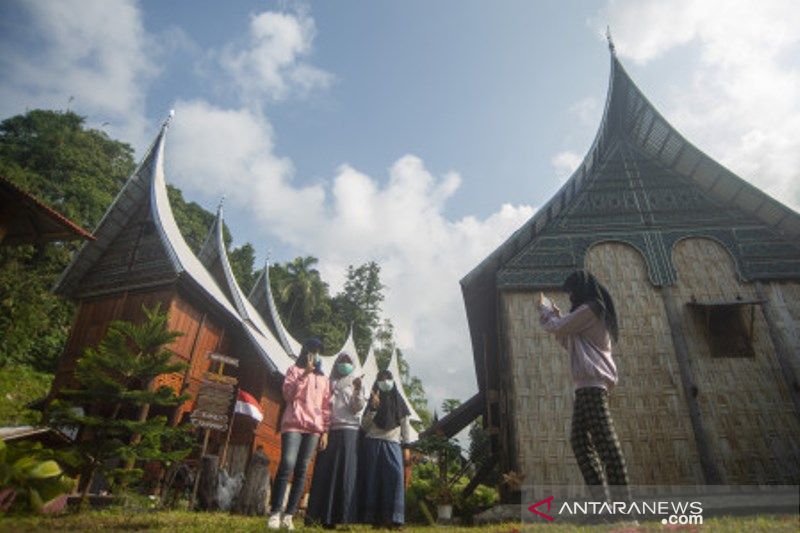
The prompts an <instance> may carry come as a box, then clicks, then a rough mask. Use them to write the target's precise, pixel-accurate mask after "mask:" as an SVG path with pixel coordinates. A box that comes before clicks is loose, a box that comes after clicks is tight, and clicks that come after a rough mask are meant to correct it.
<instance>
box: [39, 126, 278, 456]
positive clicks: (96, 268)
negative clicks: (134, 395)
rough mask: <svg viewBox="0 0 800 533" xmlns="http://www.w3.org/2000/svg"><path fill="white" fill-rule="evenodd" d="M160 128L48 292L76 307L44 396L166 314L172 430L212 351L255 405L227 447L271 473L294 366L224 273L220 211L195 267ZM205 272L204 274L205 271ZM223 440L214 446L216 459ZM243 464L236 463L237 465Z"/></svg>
mask: <svg viewBox="0 0 800 533" xmlns="http://www.w3.org/2000/svg"><path fill="white" fill-rule="evenodd" d="M168 122H169V121H167V122H166V123H165V124H164V126H163V127H162V129H161V131H160V132H159V134H158V136H157V137H156V140H155V141H154V142H153V144H152V146H151V147H150V149H149V150H148V151H147V153H146V155H145V157H144V159H143V160H142V162H141V164H140V165H139V167H138V168H137V169H136V171H135V172H134V173H133V174H132V175H131V177H130V178H129V179H128V181H127V182H126V183H125V185H124V186H123V188H122V190H121V191H120V193H119V194H118V195H117V197H116V199H115V200H114V202H113V203H112V205H111V206H110V207H109V209H108V211H107V212H106V214H105V215H104V217H103V219H102V220H101V221H100V223H99V225H98V227H97V229H96V230H95V240H93V241H91V242H88V243H85V245H84V246H83V247H82V248H81V249H80V250H79V251H78V252H77V253H76V255H75V257H74V258H73V260H72V262H71V263H70V264H69V266H68V267H67V269H66V270H65V271H64V273H63V274H62V276H61V278H60V279H59V281H58V283H57V286H56V288H55V290H56V292H57V293H58V294H60V295H62V296H64V297H66V298H70V299H72V300H73V301H75V302H76V303H77V312H76V316H75V321H74V324H73V326H72V328H71V330H70V334H69V337H68V340H67V343H66V346H65V348H64V352H63V354H62V357H61V360H60V363H59V367H58V370H57V371H56V376H55V379H54V381H53V386H52V389H51V392H50V397H55V396H56V395H57V394H58V391H59V390H60V389H61V388H62V387H65V386H69V385H73V384H74V381H73V380H74V378H73V371H74V368H75V364H76V362H77V360H78V358H79V357H80V355H81V354H82V353H83V352H84V350H85V349H86V348H87V347H89V346H94V345H96V344H97V343H98V342H99V341H100V339H101V338H102V337H103V336H104V334H105V332H106V330H107V328H108V325H109V324H110V323H111V322H112V321H114V320H120V319H122V320H133V321H136V320H139V319H141V318H142V316H143V315H142V306H144V305H146V306H153V305H156V304H160V305H161V308H162V309H166V310H168V313H169V326H170V328H171V329H173V330H176V331H179V332H181V333H183V335H182V336H181V337H179V338H178V339H177V340H176V341H175V342H174V344H173V345H172V346H171V347H170V349H171V350H172V351H173V352H174V354H175V356H176V357H178V358H180V359H181V360H183V361H185V362H186V363H187V364H188V368H187V370H186V371H185V372H183V373H176V374H174V375H165V376H162V377H161V378H160V379H159V380H158V383H157V384H156V386H159V385H162V384H166V385H169V386H171V387H173V388H174V389H175V390H178V391H181V392H184V391H188V392H189V393H190V395H191V399H190V400H189V401H187V402H186V403H185V404H184V405H182V406H180V407H179V408H177V409H176V410H175V411H174V412H171V413H162V414H169V415H170V416H171V418H172V420H173V421H174V422H175V423H178V422H179V421H181V420H182V419H183V418H184V414H186V413H187V412H189V411H191V410H192V408H193V402H194V399H195V398H196V395H197V392H198V389H199V386H200V382H201V380H202V378H203V375H204V373H205V372H206V371H208V370H209V366H210V361H209V358H208V356H209V354H211V353H213V352H217V353H221V354H225V355H228V356H231V357H234V358H236V359H238V360H239V361H240V366H239V372H238V375H237V377H238V378H239V385H240V387H241V388H243V389H245V390H246V391H247V392H249V393H250V394H252V395H253V396H254V397H255V398H257V399H258V400H259V401H260V404H261V407H262V409H263V411H264V414H265V416H264V419H263V420H262V421H261V423H259V424H257V425H256V424H255V421H250V420H249V419H247V418H246V417H235V423H234V426H233V431H232V434H231V443H232V445H233V448H232V450H233V453H232V459H236V458H237V457H238V456H240V455H242V454H241V453H240V454H238V455H237V453H236V452H235V447H236V446H239V447H240V448H239V449H240V451H243V452H246V453H244V455H247V454H249V451H250V449H253V448H255V447H256V446H258V445H261V446H262V447H263V448H264V451H265V453H266V454H267V455H268V456H269V457H270V459H271V468H272V469H273V470H274V469H275V468H276V467H277V462H278V458H279V448H280V438H279V434H278V432H277V427H278V412H279V404H280V383H281V380H282V374H283V373H284V372H285V370H286V369H287V368H288V367H289V365H291V364H293V359H292V357H291V356H290V355H289V354H287V353H286V351H285V350H284V349H283V347H282V346H281V344H280V343H279V342H278V341H277V340H276V339H275V338H274V336H273V335H272V333H271V332H270V331H269V329H268V328H267V327H266V325H265V324H264V322H263V320H261V318H260V316H259V314H258V312H257V311H256V310H255V309H254V308H253V307H252V305H251V304H250V303H249V302H248V301H247V299H246V298H245V297H244V296H243V294H242V292H241V290H240V289H239V287H238V285H237V284H236V281H235V279H234V278H233V275H232V272H231V270H230V264H229V262H228V258H227V254H226V253H225V249H224V246H223V245H222V242H221V212H220V216H219V217H218V218H217V221H216V223H215V226H214V228H212V230H211V232H210V233H209V238H208V239H207V240H206V243H205V245H204V247H203V250H202V253H201V257H202V258H203V262H201V260H199V259H198V258H197V257H196V256H195V255H194V253H192V251H191V249H190V248H189V246H188V245H187V244H186V242H185V241H184V239H183V237H182V235H181V233H180V231H179V230H178V227H177V225H176V223H175V219H174V217H173V214H172V210H171V207H170V204H169V200H168V196H167V187H166V182H165V178H164V143H165V136H166V132H167V127H168ZM203 263H205V265H206V266H204V264H203ZM223 440H224V435H222V434H217V435H216V437H215V438H212V440H211V443H210V450H211V451H212V452H213V451H217V450H218V449H219V447H220V446H221V444H222V442H223ZM235 462H236V463H237V464H239V465H240V464H241V458H239V459H238V460H237V461H235Z"/></svg>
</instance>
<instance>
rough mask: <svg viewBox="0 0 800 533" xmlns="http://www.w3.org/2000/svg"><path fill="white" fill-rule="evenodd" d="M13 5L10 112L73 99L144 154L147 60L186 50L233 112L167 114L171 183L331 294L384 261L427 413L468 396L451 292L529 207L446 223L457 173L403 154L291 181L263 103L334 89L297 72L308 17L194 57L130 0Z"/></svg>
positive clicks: (283, 21) (7, 84)
mask: <svg viewBox="0 0 800 533" xmlns="http://www.w3.org/2000/svg"><path fill="white" fill-rule="evenodd" d="M14 7H15V9H17V10H18V11H19V12H24V13H25V14H26V16H28V17H29V18H30V29H29V32H30V37H31V40H32V42H34V43H35V46H36V48H37V49H38V50H39V51H38V52H36V53H35V54H33V55H31V54H30V47H16V48H12V47H8V48H7V49H6V50H4V51H2V52H0V60H1V61H2V65H3V67H4V69H5V71H6V75H5V76H4V77H3V80H2V81H0V96H2V102H3V107H2V111H3V112H5V114H6V115H10V114H14V113H19V112H20V111H22V110H23V109H25V108H26V107H27V108H33V107H45V108H64V107H65V106H66V102H67V101H68V99H69V97H70V96H74V104H73V108H74V109H76V110H78V111H79V112H81V113H84V114H88V115H89V116H90V123H92V124H99V123H100V122H101V121H107V122H108V123H109V127H108V129H109V131H110V132H111V133H112V134H113V135H115V136H118V137H119V138H122V139H129V140H131V141H133V142H134V143H135V145H136V146H139V147H142V146H145V145H146V143H147V141H148V140H149V138H150V137H152V134H153V132H152V131H148V130H152V123H150V127H148V123H149V121H148V120H147V119H146V116H145V107H144V104H145V98H146V95H147V91H148V89H149V86H150V83H151V82H152V81H153V80H154V79H155V78H156V76H157V75H158V74H159V73H158V71H157V69H156V68H155V66H154V65H155V57H157V56H158V57H162V56H164V55H165V54H170V53H173V52H174V51H175V50H183V51H187V52H192V51H194V52H195V53H196V54H197V55H198V60H200V61H201V62H203V63H204V66H205V67H206V68H214V69H216V70H217V72H216V73H215V75H216V76H222V77H223V79H224V82H225V84H226V85H227V86H230V87H234V88H235V91H236V94H237V96H238V99H239V104H238V105H236V106H233V107H222V106H220V105H217V104H215V103H214V102H210V101H208V100H197V99H195V100H187V99H183V100H177V101H176V102H175V109H176V117H175V119H174V121H173V123H172V124H173V125H172V127H171V130H170V134H169V136H168V140H167V165H168V169H167V170H168V179H169V180H170V181H173V182H176V184H177V185H179V186H180V187H182V188H183V189H184V191H185V192H186V193H187V196H189V197H191V196H192V194H193V193H194V194H198V193H201V194H204V195H221V194H223V193H225V194H227V195H228V200H227V204H228V206H231V207H233V208H235V209H240V210H246V211H248V212H249V213H250V214H251V216H252V220H253V224H258V225H259V226H260V227H263V228H265V233H266V234H265V235H264V236H263V242H270V241H275V240H281V241H283V242H285V243H287V244H289V245H291V246H293V247H294V248H295V249H297V250H298V251H299V252H300V253H308V254H313V255H315V256H317V257H319V258H320V261H321V264H320V266H321V268H320V269H321V270H322V273H323V276H324V277H325V279H327V280H329V281H330V282H331V283H332V285H333V286H334V287H337V286H341V285H342V284H343V281H344V272H345V269H346V267H347V265H349V264H359V263H362V262H365V261H370V260H376V261H378V262H379V263H380V264H381V266H382V269H383V271H382V274H383V281H384V283H385V284H386V285H387V295H386V301H385V302H384V314H385V316H387V317H389V318H391V319H392V321H393V322H394V324H395V327H396V337H397V340H398V343H399V345H400V347H401V348H402V349H404V352H405V354H406V356H407V357H408V359H409V361H410V363H411V365H412V371H413V373H415V374H416V375H418V376H419V377H420V378H421V379H422V380H423V382H424V384H425V387H426V390H427V392H428V394H429V397H430V398H431V399H432V400H433V403H434V405H435V404H438V403H439V402H440V401H441V400H442V399H444V398H448V397H456V398H461V399H466V398H467V396H468V395H469V394H471V393H473V392H474V391H475V389H476V381H475V376H474V370H473V363H472V355H471V353H472V352H471V346H470V342H469V335H468V330H467V325H466V316H465V312H464V306H463V302H462V298H461V291H460V287H459V284H458V281H459V279H460V278H461V277H462V276H463V275H464V274H466V273H467V271H469V270H470V269H471V268H472V267H474V266H475V265H477V263H478V262H479V261H480V260H481V259H483V257H484V256H486V255H487V254H488V253H490V252H491V251H492V250H493V249H494V248H495V247H496V246H497V245H498V244H500V242H501V241H502V240H503V239H505V238H506V237H507V236H508V235H509V234H511V233H512V232H513V231H514V230H515V229H517V228H518V227H519V226H520V225H521V224H522V223H523V222H524V221H526V220H527V219H528V218H530V217H531V216H532V214H533V208H531V207H529V206H511V205H503V206H501V207H500V208H499V209H498V211H497V212H496V213H494V214H492V215H490V216H488V217H486V218H483V219H479V218H476V217H464V218H460V219H457V220H453V219H450V218H448V217H447V216H445V214H444V213H445V207H446V205H447V203H448V202H449V201H451V200H452V198H453V196H454V195H455V194H456V192H457V191H458V188H459V186H460V184H461V178H460V177H459V175H458V174H457V173H455V172H450V173H447V174H445V175H443V176H434V175H432V174H431V173H430V172H429V171H428V170H427V169H426V168H425V164H424V162H423V161H422V160H421V159H419V158H418V157H416V156H414V155H402V154H398V159H397V160H396V161H395V162H394V163H391V166H390V167H389V168H388V169H387V174H386V176H368V175H366V174H364V173H363V172H360V171H359V170H357V169H355V168H353V167H352V166H351V165H347V164H342V165H340V167H339V168H338V169H335V170H334V171H333V172H332V176H331V177H330V179H329V180H326V181H323V182H321V183H318V184H312V185H300V184H298V183H297V182H296V180H295V179H294V174H295V169H294V166H293V164H292V162H291V161H290V160H289V159H287V158H285V157H281V156H279V155H277V154H276V153H275V149H274V136H275V133H274V131H273V128H272V126H271V124H270V122H269V119H268V117H267V115H266V113H265V108H264V105H263V102H276V101H279V100H283V99H286V98H289V97H291V96H295V95H300V96H302V95H306V94H309V92H310V91H312V90H321V89H325V88H326V87H328V86H329V84H330V83H331V82H332V80H333V79H334V77H333V75H332V74H329V73H327V72H325V71H323V70H321V69H319V68H317V67H315V66H312V65H311V64H309V63H308V62H307V57H308V56H309V55H310V54H311V52H312V51H313V40H314V35H315V27H314V21H313V20H312V19H311V18H310V17H309V16H307V15H306V14H304V13H299V12H295V13H286V12H284V13H276V12H271V11H266V12H263V13H259V14H256V15H254V16H253V17H252V18H251V20H250V22H249V28H248V32H247V34H246V37H245V38H243V39H240V40H237V41H235V42H231V43H230V44H229V45H227V46H225V47H223V48H221V49H220V50H212V51H210V52H208V53H204V52H202V51H199V50H193V48H194V46H195V45H194V43H192V42H191V40H190V39H189V38H188V36H187V35H186V34H185V33H183V32H182V30H180V29H175V30H174V31H173V32H171V33H170V34H168V35H165V36H160V37H159V36H154V35H153V34H150V33H148V32H147V31H146V29H145V28H144V27H143V24H142V15H141V13H140V12H139V9H138V6H137V4H136V3H134V2H132V1H127V0H116V1H111V0H108V1H105V0H104V1H96V2H90V1H73V2H45V1H39V2H27V3H20V4H18V5H15V6H14ZM154 43H155V44H154ZM209 59H210V60H211V61H209ZM209 64H211V66H209ZM207 74H208V73H206V75H207ZM346 158H347V154H342V159H343V161H344V160H346ZM388 163H389V162H387V164H388ZM229 211H230V207H229ZM256 244H257V245H258V244H260V243H256ZM434 405H432V407H433V406H434Z"/></svg>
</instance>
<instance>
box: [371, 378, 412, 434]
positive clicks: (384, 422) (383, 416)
mask: <svg viewBox="0 0 800 533" xmlns="http://www.w3.org/2000/svg"><path fill="white" fill-rule="evenodd" d="M384 379H393V377H392V373H391V372H389V371H388V370H381V371H380V372H378V377H377V378H376V379H375V384H374V385H373V386H372V392H376V391H377V392H378V394H379V397H380V404H379V405H378V411H377V412H376V413H375V418H373V419H372V421H373V422H374V423H375V425H376V426H378V427H379V428H381V429H382V430H384V431H389V430H391V429H394V428H396V427H397V426H399V425H400V422H401V421H402V420H403V418H404V417H406V416H409V415H410V414H411V412H410V411H409V410H408V406H407V405H406V402H405V401H404V400H403V397H402V396H401V395H400V391H399V390H398V389H397V383H396V382H395V383H394V386H393V387H392V390H390V391H388V392H383V391H382V390H380V388H379V387H378V382H379V381H382V380H384Z"/></svg>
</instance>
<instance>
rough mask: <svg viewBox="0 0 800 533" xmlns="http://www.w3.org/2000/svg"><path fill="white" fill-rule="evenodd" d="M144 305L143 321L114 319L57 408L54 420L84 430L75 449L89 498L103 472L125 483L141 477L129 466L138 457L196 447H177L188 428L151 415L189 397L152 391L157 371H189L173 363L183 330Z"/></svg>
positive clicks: (163, 457) (158, 457)
mask: <svg viewBox="0 0 800 533" xmlns="http://www.w3.org/2000/svg"><path fill="white" fill-rule="evenodd" d="M143 310H144V314H145V319H144V321H143V322H142V323H140V324H135V323H132V322H126V321H115V322H112V323H111V325H110V326H109V328H108V332H107V333H106V335H105V337H104V338H103V339H102V340H101V342H100V344H99V345H98V346H97V348H89V349H87V350H86V352H85V353H84V355H83V357H81V358H80V360H79V361H78V365H77V367H76V369H75V377H76V378H77V381H78V383H79V384H80V388H78V389H70V390H64V391H62V392H61V395H60V399H59V400H57V401H56V404H55V405H54V406H53V409H52V413H53V417H52V420H51V421H52V423H54V424H57V425H64V426H77V427H79V428H80V430H81V432H80V437H79V439H78V440H77V443H76V445H75V447H76V448H75V451H76V452H77V453H78V454H79V455H80V456H81V457H82V458H83V460H84V463H85V465H86V479H87V482H86V486H85V488H84V496H85V495H86V494H87V492H88V490H89V487H90V486H91V482H92V479H93V477H94V476H95V474H96V473H97V472H100V473H102V474H104V475H105V476H106V478H107V479H109V481H111V482H112V486H118V485H119V484H123V485H124V484H126V483H128V482H129V481H131V480H133V479H136V478H137V477H138V476H140V475H141V473H142V471H141V470H140V469H136V468H131V467H132V466H133V465H134V463H135V462H136V461H137V460H148V461H158V462H162V463H167V462H170V461H173V460H176V459H181V458H183V457H185V456H186V455H187V454H188V452H189V451H190V450H189V449H186V448H182V447H180V446H178V447H177V448H175V446H176V443H180V442H182V439H183V434H184V433H185V431H186V430H185V428H175V427H171V426H169V424H168V421H167V417H166V416H164V415H163V414H158V415H157V416H150V409H151V407H156V408H162V411H163V408H171V407H176V406H178V405H180V404H181V403H182V402H184V401H185V400H186V399H187V396H177V395H176V394H175V391H173V390H172V389H171V388H169V387H166V386H162V387H159V388H158V389H154V388H153V383H154V380H155V378H156V377H157V376H159V375H161V374H169V373H172V372H178V371H181V370H182V369H184V368H185V364H183V363H173V362H171V360H172V357H173V355H172V352H170V351H169V349H168V348H167V346H169V345H170V344H171V343H172V342H173V341H174V340H175V339H176V338H177V337H178V336H179V335H180V334H179V333H177V332H174V331H170V330H169V328H168V322H167V314H166V313H162V312H161V311H160V309H159V307H158V306H156V307H155V308H154V309H146V308H144V309H143ZM115 460H121V461H123V465H114V461H115ZM112 465H113V466H112ZM120 466H122V467H120Z"/></svg>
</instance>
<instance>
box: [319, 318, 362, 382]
mask: <svg viewBox="0 0 800 533" xmlns="http://www.w3.org/2000/svg"><path fill="white" fill-rule="evenodd" d="M342 352H344V353H346V354H348V355H349V356H350V358H351V359H352V360H353V367H354V370H353V371H354V372H359V371H361V370H362V366H361V359H360V358H359V357H358V352H357V351H356V343H355V339H354V338H353V326H350V331H349V333H348V334H347V338H346V339H345V341H344V344H343V345H342V347H341V348H340V349H339V350H338V351H337V352H334V353H333V354H331V355H320V359H321V360H322V368H323V371H324V372H325V374H326V375H328V376H330V375H331V372H333V365H334V363H335V362H336V358H337V357H339V354H341V353H342Z"/></svg>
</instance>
